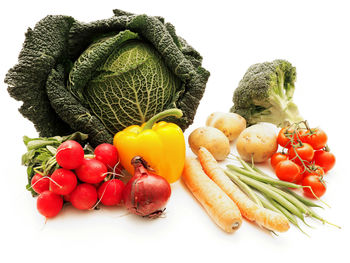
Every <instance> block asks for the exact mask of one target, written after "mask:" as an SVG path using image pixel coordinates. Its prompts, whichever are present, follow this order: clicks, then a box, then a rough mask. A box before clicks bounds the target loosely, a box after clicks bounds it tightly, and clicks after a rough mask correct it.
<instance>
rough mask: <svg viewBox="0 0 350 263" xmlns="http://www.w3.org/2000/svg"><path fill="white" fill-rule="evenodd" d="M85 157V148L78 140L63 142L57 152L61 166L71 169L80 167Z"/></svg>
mask: <svg viewBox="0 0 350 263" xmlns="http://www.w3.org/2000/svg"><path fill="white" fill-rule="evenodd" d="M83 159H84V149H83V147H82V146H81V145H80V144H79V143H78V142H76V141H73V140H68V141H65V142H63V143H62V144H61V145H60V146H59V147H58V148H57V153H56V161H57V163H58V165H59V166H61V167H63V168H65V169H68V170H71V169H76V168H78V167H79V166H80V165H81V163H82V162H83Z"/></svg>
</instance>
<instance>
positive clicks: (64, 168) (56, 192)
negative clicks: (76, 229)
mask: <svg viewBox="0 0 350 263" xmlns="http://www.w3.org/2000/svg"><path fill="white" fill-rule="evenodd" d="M55 158H56V161H57V164H58V165H59V166H60V167H59V168H58V169H56V170H55V171H54V172H53V173H52V174H51V176H49V175H47V176H42V175H41V174H40V173H37V174H35V175H34V176H33V178H32V180H31V186H32V188H33V190H34V191H35V192H36V193H38V194H39V196H38V199H37V209H38V211H39V212H40V213H41V214H42V215H43V216H45V217H46V218H51V217H54V216H56V215H57V214H58V213H59V212H60V210H61V209H62V207H63V203H64V201H65V202H70V203H71V204H72V205H73V206H74V207H75V208H77V209H80V210H88V209H93V208H94V207H95V206H96V205H97V203H102V204H103V205H106V206H114V205H118V204H119V203H120V202H121V199H122V193H123V189H124V183H123V182H122V181H121V180H119V179H117V178H116V175H117V173H118V172H120V166H119V156H118V151H117V149H116V148H115V147H114V146H113V145H111V144H108V143H103V144H100V145H98V146H97V147H96V148H95V150H94V155H92V156H88V155H85V154H84V149H83V147H82V146H81V145H80V144H79V143H78V142H76V141H73V140H68V141H65V142H63V143H62V144H61V145H60V146H59V147H58V148H57V153H56V156H55Z"/></svg>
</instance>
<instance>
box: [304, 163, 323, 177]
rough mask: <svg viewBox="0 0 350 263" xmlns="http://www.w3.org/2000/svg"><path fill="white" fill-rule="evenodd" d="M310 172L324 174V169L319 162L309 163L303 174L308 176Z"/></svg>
mask: <svg viewBox="0 0 350 263" xmlns="http://www.w3.org/2000/svg"><path fill="white" fill-rule="evenodd" d="M310 174H317V175H319V176H322V175H324V170H323V168H322V167H321V166H319V165H317V164H312V165H307V169H305V171H304V172H303V176H308V175H310Z"/></svg>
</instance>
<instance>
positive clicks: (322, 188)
mask: <svg viewBox="0 0 350 263" xmlns="http://www.w3.org/2000/svg"><path fill="white" fill-rule="evenodd" d="M301 184H302V185H303V186H310V187H311V189H312V191H311V190H310V188H306V187H304V188H303V191H304V195H305V196H307V197H309V198H316V197H315V195H316V196H317V197H321V196H322V195H324V193H325V192H326V189H327V188H326V184H325V182H324V181H323V180H322V176H319V175H317V174H310V175H308V176H306V177H305V178H304V179H303V181H302V182H301Z"/></svg>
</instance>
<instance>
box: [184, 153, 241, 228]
mask: <svg viewBox="0 0 350 263" xmlns="http://www.w3.org/2000/svg"><path fill="white" fill-rule="evenodd" d="M182 180H183V181H184V182H185V184H186V186H187V187H188V188H189V190H190V191H191V192H192V194H193V195H194V196H195V198H196V199H197V200H198V201H199V203H200V204H201V205H202V206H203V207H204V209H205V210H206V211H207V213H208V214H209V216H210V217H211V218H212V220H213V221H214V222H215V223H216V224H217V225H218V226H219V227H221V228H222V229H223V230H224V231H226V232H228V233H232V232H234V231H235V230H237V229H238V228H239V227H240V226H241V224H242V215H241V213H240V211H239V209H238V207H237V205H236V204H235V203H234V202H233V201H232V200H231V199H230V198H229V197H228V196H227V195H226V194H225V193H224V192H223V191H222V190H221V189H220V187H218V186H217V185H216V184H215V183H214V182H213V181H212V180H210V178H209V177H208V176H207V175H206V174H205V173H204V171H203V169H202V166H201V164H200V163H199V161H198V159H196V158H194V157H187V158H186V161H185V167H184V170H183V173H182Z"/></svg>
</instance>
